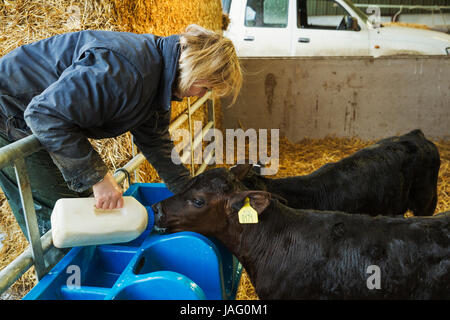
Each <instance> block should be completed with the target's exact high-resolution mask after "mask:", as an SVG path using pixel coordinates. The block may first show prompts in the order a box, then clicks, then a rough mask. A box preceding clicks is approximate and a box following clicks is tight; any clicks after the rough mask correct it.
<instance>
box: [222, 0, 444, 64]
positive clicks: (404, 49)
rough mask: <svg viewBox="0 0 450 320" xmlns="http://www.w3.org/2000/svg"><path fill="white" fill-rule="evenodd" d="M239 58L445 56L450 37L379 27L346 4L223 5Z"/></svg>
mask: <svg viewBox="0 0 450 320" xmlns="http://www.w3.org/2000/svg"><path fill="white" fill-rule="evenodd" d="M222 4H223V10H224V12H225V13H228V15H229V19H230V23H229V25H228V28H227V29H226V30H225V31H224V35H225V36H226V37H228V38H230V39H231V40H232V41H233V43H234V45H235V47H236V49H237V53H238V56H240V57H255V56H260V57H264V56H266V57H267V56H271V57H273V56H374V57H377V56H381V55H397V54H420V55H450V35H448V34H445V33H442V32H437V31H431V30H422V29H414V28H407V27H398V26H383V25H382V24H380V23H378V22H377V19H376V18H377V17H376V16H375V13H376V10H374V14H371V15H370V16H367V15H366V14H365V13H364V12H363V11H361V10H360V9H358V8H357V7H356V6H355V5H354V4H353V3H352V2H351V1H350V0H222Z"/></svg>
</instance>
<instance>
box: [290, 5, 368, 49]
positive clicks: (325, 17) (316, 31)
mask: <svg viewBox="0 0 450 320" xmlns="http://www.w3.org/2000/svg"><path fill="white" fill-rule="evenodd" d="M340 2H341V1H335V0H297V1H296V4H297V7H296V10H297V26H296V28H294V30H295V31H294V32H293V41H292V42H293V43H294V46H295V52H294V55H295V56H367V55H369V36H368V30H367V26H366V24H365V23H363V21H361V20H360V19H359V18H358V16H357V15H356V14H355V13H354V12H353V11H351V8H350V7H347V8H345V7H344V6H343V5H341V4H340Z"/></svg>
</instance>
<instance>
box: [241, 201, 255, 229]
mask: <svg viewBox="0 0 450 320" xmlns="http://www.w3.org/2000/svg"><path fill="white" fill-rule="evenodd" d="M238 216H239V223H258V212H257V211H256V210H255V209H253V208H252V206H251V205H250V199H249V198H248V197H247V198H245V201H244V205H243V206H242V208H241V209H240V210H239V212H238Z"/></svg>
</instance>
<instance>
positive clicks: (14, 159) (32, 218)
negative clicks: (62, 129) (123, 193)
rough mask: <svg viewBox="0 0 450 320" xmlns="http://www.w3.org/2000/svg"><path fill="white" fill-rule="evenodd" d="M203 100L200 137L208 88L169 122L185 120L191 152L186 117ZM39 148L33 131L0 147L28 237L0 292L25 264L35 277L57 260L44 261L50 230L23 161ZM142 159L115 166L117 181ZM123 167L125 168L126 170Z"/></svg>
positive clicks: (1, 275)
mask: <svg viewBox="0 0 450 320" xmlns="http://www.w3.org/2000/svg"><path fill="white" fill-rule="evenodd" d="M205 102H206V104H207V108H208V123H207V124H206V125H205V127H204V128H203V130H202V134H201V137H202V138H203V137H204V131H205V129H206V130H207V129H209V128H212V127H214V125H215V115H214V101H213V100H212V91H209V92H208V93H207V94H205V95H204V96H203V97H202V98H200V99H198V100H197V101H196V102H195V103H194V104H193V105H192V106H191V104H190V100H188V108H187V109H186V110H185V111H183V113H182V114H181V115H180V116H178V117H177V119H175V120H174V121H173V122H172V123H171V124H170V126H169V132H173V130H176V129H177V128H179V127H180V126H181V125H182V124H183V123H184V122H186V120H188V121H189V132H190V142H191V153H192V150H194V149H195V144H196V143H197V144H198V143H199V142H198V139H197V140H196V138H194V142H192V126H191V121H190V120H189V119H190V117H191V115H192V114H193V113H194V112H195V111H197V110H198V109H199V108H200V107H201V106H202V105H204V104H205ZM200 142H201V140H200ZM41 149H42V146H41V144H40V143H39V141H38V139H37V138H36V137H35V136H34V135H30V136H28V137H26V138H23V139H21V140H18V141H16V142H13V143H11V144H9V145H7V146H4V147H2V148H0V169H2V168H4V167H5V166H7V165H10V164H13V165H14V167H15V172H16V177H17V184H18V186H19V190H20V198H21V203H22V208H23V210H24V215H25V221H26V227H27V232H28V240H29V242H30V245H29V246H28V247H27V248H26V249H25V250H24V252H22V254H20V255H19V256H18V257H17V258H16V259H14V260H13V261H12V262H11V263H10V264H9V265H7V266H6V267H5V268H3V269H2V270H0V295H1V294H2V293H3V292H5V291H6V290H7V289H8V288H9V287H10V286H12V285H13V284H14V282H16V281H17V279H19V278H20V277H21V276H22V275H23V274H24V273H25V272H26V271H27V270H28V269H29V268H31V266H33V265H34V266H35V271H36V277H37V280H38V281H39V280H41V279H42V277H43V276H44V275H45V274H46V273H47V272H48V271H49V270H50V269H51V268H52V267H53V266H54V264H56V263H57V261H54V262H53V263H52V262H50V260H48V261H46V259H45V255H46V254H47V253H48V252H49V251H50V250H51V249H52V248H54V246H53V242H52V231H51V230H49V231H47V232H46V233H45V234H44V235H43V236H42V237H40V234H39V229H38V223H37V218H36V212H35V208H34V202H33V196H32V193H31V187H30V181H29V178H28V174H27V170H26V165H25V158H26V157H27V156H29V155H31V154H33V153H35V152H37V151H40V150H41ZM211 156H212V153H210V154H208V155H207V156H206V159H210V158H211ZM144 160H145V157H144V155H143V154H142V153H138V154H137V155H135V156H133V158H132V159H131V160H130V161H129V162H128V163H127V164H126V165H125V166H124V167H123V168H121V169H120V170H116V172H115V173H114V178H115V180H116V182H117V183H119V184H120V183H121V182H122V181H123V180H125V178H127V177H128V176H129V174H130V173H131V172H133V171H135V170H137V168H138V167H139V166H140V165H141V164H142V163H143V162H144ZM208 161H209V160H208ZM183 163H184V162H183ZM206 166H207V162H205V163H203V164H202V165H201V166H200V168H199V169H198V170H197V172H194V171H192V173H193V175H196V174H199V173H201V172H203V171H204V170H205V168H206ZM191 168H192V169H191V170H193V168H194V163H193V161H192V162H191ZM124 171H126V172H128V174H126V173H125V172H124ZM46 262H47V263H46Z"/></svg>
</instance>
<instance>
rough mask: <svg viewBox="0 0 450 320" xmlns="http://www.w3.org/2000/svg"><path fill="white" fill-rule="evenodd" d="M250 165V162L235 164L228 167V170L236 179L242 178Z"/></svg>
mask: <svg viewBox="0 0 450 320" xmlns="http://www.w3.org/2000/svg"><path fill="white" fill-rule="evenodd" d="M252 167H253V165H252V164H237V165H235V166H234V167H231V168H230V172H231V173H232V174H234V175H235V176H236V178H237V179H238V180H242V179H244V178H245V176H246V175H247V173H248V172H249V171H250V169H251V168H252Z"/></svg>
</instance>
